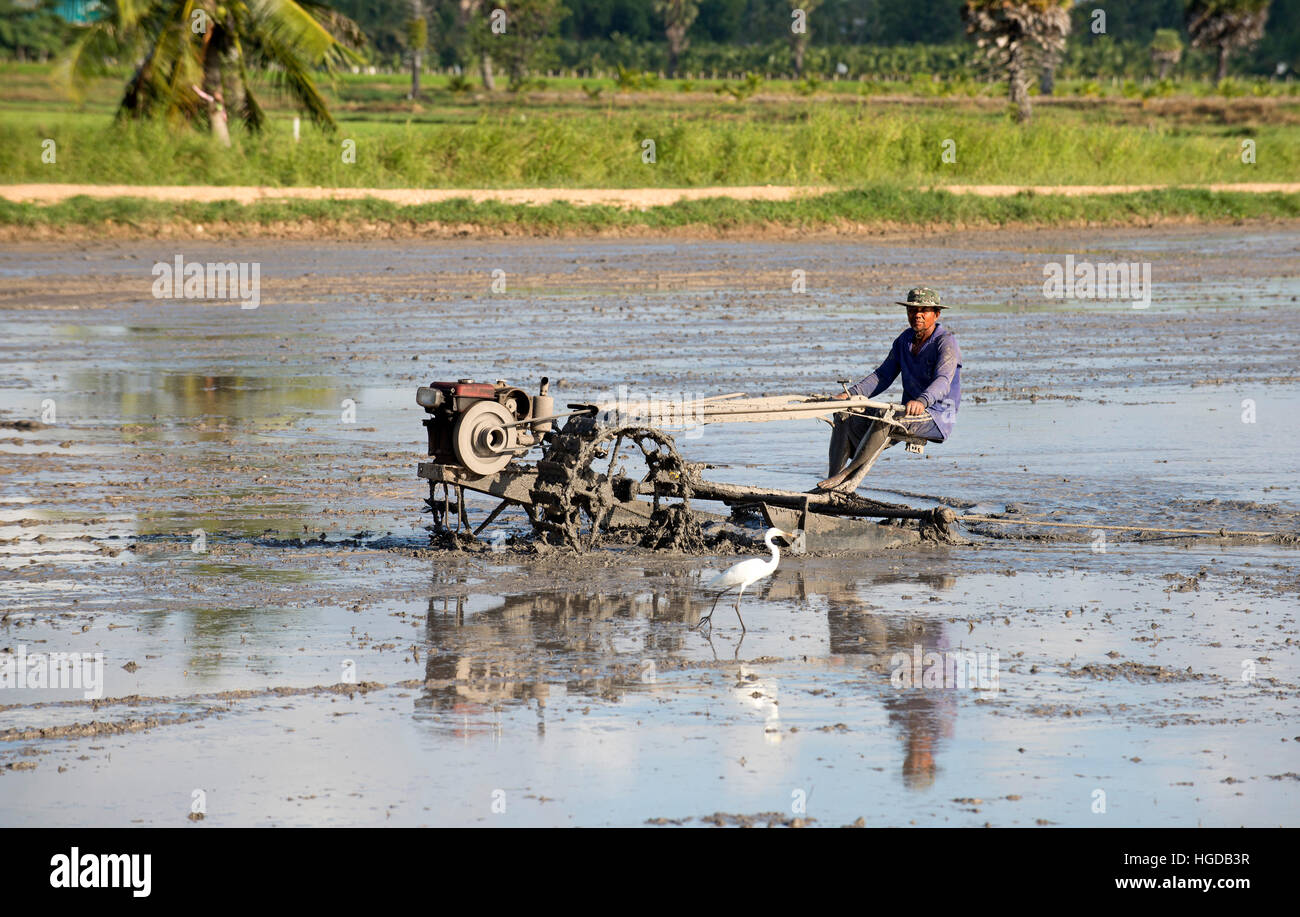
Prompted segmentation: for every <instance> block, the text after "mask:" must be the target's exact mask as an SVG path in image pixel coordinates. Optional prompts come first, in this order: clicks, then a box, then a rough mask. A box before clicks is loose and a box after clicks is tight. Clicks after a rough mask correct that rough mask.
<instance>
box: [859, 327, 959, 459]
mask: <svg viewBox="0 0 1300 917" xmlns="http://www.w3.org/2000/svg"><path fill="white" fill-rule="evenodd" d="M915 337H916V332H914V331H913V330H912V329H911V328H908V329H907V330H906V331H904V332H903V333H902V334H900V335H899V336H898V337H897V338H895V339H894V346H893V347H891V348H890V349H889V356H887V357H885V362H883V363H881V364H880V366H879V367H877V369H876V371H875V372H874V373H872V374H871V375H869V376H867V377H866V378H865V379H863V380H862V381H861V382H859V383H858V384H857V385H854V386H852V387H850V388H849V392H850V394H854V395H865V396H866V397H867V398H875V397H876V396H877V395H879V394H880V393H881V392H883V391H884V390H885V389H887V388H889V387H890V386H891V385H893V384H894V380H895V379H896V378H898V375H899V373H902V376H903V400H904V401H919V402H921V403H922V404H924V405H925V409H926V411H927V412H929V414H930V417H931V418H932V419H933V420H934V425H935V426H936V427H938V428H939V432H940V433H942V434H943V438H944V439H947V438H948V436H949V434H951V433H952V427H953V424H954V423H956V421H957V407H958V405H960V404H961V350H959V349H958V347H957V338H956V337H955V336H954V335H953V333H952V332H950V331H949V330H948V329H947V328H945V327H943V325H942V324H941V323H936V324H935V326H934V331H933V332H931V333H930V336H929V337H928V338H926V340H925V343H924V344H922V345H921V352H920V353H918V354H916V355H915V356H913V354H912V341H913V340H914V339H915Z"/></svg>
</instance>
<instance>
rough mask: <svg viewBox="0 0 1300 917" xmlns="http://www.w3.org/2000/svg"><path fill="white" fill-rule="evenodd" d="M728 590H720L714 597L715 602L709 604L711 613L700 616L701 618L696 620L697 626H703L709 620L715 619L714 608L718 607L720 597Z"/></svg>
mask: <svg viewBox="0 0 1300 917" xmlns="http://www.w3.org/2000/svg"><path fill="white" fill-rule="evenodd" d="M726 591H727V590H726V589H723V590H722V592H719V593H718V594H717V595H715V596H714V597H713V604H712V605H710V606H709V613H708V614H706V615H704V617H702V618H700V620H698V621H696V622H695V626H696V627H703V626H704V625H705V624H707V623H708V622H709V621H711V620H713V612H714V609H716V608H717V607H718V599H720V598H722V594H723V593H724V592H726Z"/></svg>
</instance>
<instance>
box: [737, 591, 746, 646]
mask: <svg viewBox="0 0 1300 917" xmlns="http://www.w3.org/2000/svg"><path fill="white" fill-rule="evenodd" d="M744 594H745V587H744V586H741V587H740V591H739V592H738V593H736V620H738V621H739V622H740V632H741V633H742V634H743V633H744V632H745V619H744V618H742V617H741V616H740V597H741V596H742V595H744Z"/></svg>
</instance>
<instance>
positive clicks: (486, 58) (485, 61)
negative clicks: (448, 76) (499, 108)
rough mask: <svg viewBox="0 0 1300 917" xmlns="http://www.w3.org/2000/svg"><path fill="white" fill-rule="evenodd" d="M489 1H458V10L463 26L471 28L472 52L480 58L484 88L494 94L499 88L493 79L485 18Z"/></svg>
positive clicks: (480, 72)
mask: <svg viewBox="0 0 1300 917" xmlns="http://www.w3.org/2000/svg"><path fill="white" fill-rule="evenodd" d="M486 4H487V0H458V3H457V9H458V11H459V15H460V22H461V24H462V25H464V26H467V27H468V28H469V46H470V51H471V52H472V53H474V54H476V55H477V56H478V68H479V76H480V77H481V78H482V80H483V88H484V89H485V90H486V91H488V92H492V91H493V90H495V89H496V88H497V83H496V80H495V79H494V78H493V77H492V53H491V50H490V49H491V35H490V33H489V32H488V21H487V19H486V18H485V15H484V14H485V12H486V10H485V7H486Z"/></svg>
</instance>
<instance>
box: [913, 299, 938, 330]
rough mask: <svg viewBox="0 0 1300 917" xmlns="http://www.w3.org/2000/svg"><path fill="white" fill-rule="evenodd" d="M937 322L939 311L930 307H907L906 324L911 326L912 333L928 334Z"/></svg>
mask: <svg viewBox="0 0 1300 917" xmlns="http://www.w3.org/2000/svg"><path fill="white" fill-rule="evenodd" d="M938 320H939V310H938V309H935V308H934V307H932V306H908V307H907V323H908V324H909V325H911V326H912V330H913V331H916V332H919V333H921V334H929V333H930V330H931V329H932V328H934V323H935V322H937V321H938Z"/></svg>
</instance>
